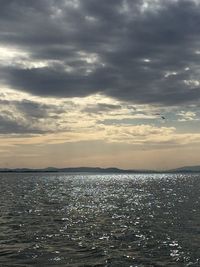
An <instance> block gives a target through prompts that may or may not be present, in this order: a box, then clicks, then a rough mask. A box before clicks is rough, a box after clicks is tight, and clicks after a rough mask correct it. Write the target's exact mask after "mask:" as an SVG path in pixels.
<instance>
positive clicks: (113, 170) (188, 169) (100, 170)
mask: <svg viewBox="0 0 200 267" xmlns="http://www.w3.org/2000/svg"><path fill="white" fill-rule="evenodd" d="M0 172H67V173H75V172H85V173H184V172H200V166H187V167H181V168H177V169H172V170H166V171H165V170H163V171H155V170H124V169H119V168H114V167H113V168H100V167H74V168H55V167H48V168H44V169H29V168H16V169H9V168H1V169H0Z"/></svg>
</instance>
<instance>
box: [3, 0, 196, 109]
mask: <svg viewBox="0 0 200 267" xmlns="http://www.w3.org/2000/svg"><path fill="white" fill-rule="evenodd" d="M199 7H200V6H199V1H193V0H177V1H172V0H171V1H164V0H159V1H147V0H143V1H142V0H137V1H131V0H115V1H114V0H111V1H106V0H102V1H97V0H84V1H80V0H79V1H78V0H67V1H66V0H65V1H64V0H60V1H55V0H48V1H47V0H37V1H33V0H30V1H28V2H27V1H25V0H20V1H16V0H5V1H1V9H0V25H1V26H0V46H1V47H4V57H3V58H2V60H1V61H0V71H1V78H0V82H1V84H2V85H7V86H9V87H11V88H13V89H16V90H20V91H25V92H29V93H31V94H33V95H38V96H45V97H50V96H53V97H58V98H59V97H60V98H63V97H84V96H88V95H92V94H96V93H99V94H103V95H107V96H111V97H114V98H116V99H120V100H123V101H131V102H135V103H140V104H141V103H142V104H151V103H158V104H162V105H165V106H169V105H182V104H185V103H188V102H189V103H192V102H196V101H198V100H199V98H200V90H199V89H200V88H199V83H197V81H198V77H199V64H200V54H199V49H198V43H199V41H200V32H199V24H200V8H199ZM11 48H12V49H14V50H12V51H14V52H12V56H8V54H9V50H11ZM6 49H7V52H6ZM6 53H7V56H6ZM7 58H8V59H9V60H6V59H7ZM11 62H12V64H11ZM191 81H195V82H191Z"/></svg>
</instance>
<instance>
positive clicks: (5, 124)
mask: <svg viewBox="0 0 200 267" xmlns="http://www.w3.org/2000/svg"><path fill="white" fill-rule="evenodd" d="M67 106H69V104H66V105H65V106H63V107H59V106H57V105H53V104H44V103H39V102H35V101H31V100H25V99H24V100H19V101H17V100H10V101H9V100H2V99H0V134H44V133H53V132H55V131H56V132H59V131H63V130H67V129H66V125H62V124H61V123H60V121H59V120H60V119H62V116H63V114H64V113H65V112H67ZM52 125H54V127H52ZM68 130H69V129H68Z"/></svg>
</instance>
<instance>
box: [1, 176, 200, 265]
mask: <svg viewBox="0 0 200 267" xmlns="http://www.w3.org/2000/svg"><path fill="white" fill-rule="evenodd" d="M199 189H200V183H199V175H198V174H134V175H133V174H128V175H127V174H108V175H102V174H99V175H98V174H95V175H92V174H62V173H56V174H53V173H51V174H49V173H43V174H39V173H37V174H36V173H32V174H31V173H29V174H25V173H24V174H19V173H18V174H14V173H7V174H3V173H1V174H0V211H1V217H0V229H1V231H0V266H32V265H38V266H50V265H51V266H73V267H75V266H113V267H115V266H125V267H126V266H129V267H130V266H200V262H199V258H198V257H199V255H200V243H199V238H200V232H199V226H200V209H199V206H200V204H199V203H200V195H199Z"/></svg>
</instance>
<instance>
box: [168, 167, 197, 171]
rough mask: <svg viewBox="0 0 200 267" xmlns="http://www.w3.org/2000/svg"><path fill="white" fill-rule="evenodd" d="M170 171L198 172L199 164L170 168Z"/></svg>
mask: <svg viewBox="0 0 200 267" xmlns="http://www.w3.org/2000/svg"><path fill="white" fill-rule="evenodd" d="M170 172H200V166H185V167H181V168H177V169H173V170H170Z"/></svg>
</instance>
